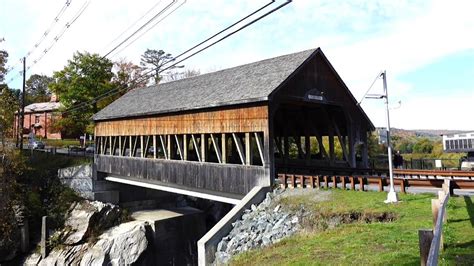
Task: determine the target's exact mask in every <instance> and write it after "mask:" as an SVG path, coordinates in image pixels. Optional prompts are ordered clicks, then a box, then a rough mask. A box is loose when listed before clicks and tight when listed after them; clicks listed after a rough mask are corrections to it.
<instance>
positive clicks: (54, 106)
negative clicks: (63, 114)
mask: <svg viewBox="0 0 474 266" xmlns="http://www.w3.org/2000/svg"><path fill="white" fill-rule="evenodd" d="M61 106H62V105H61V103H59V102H43V103H32V104H29V105H27V106H25V113H36V112H46V111H55V110H58V109H59V108H60V107H61Z"/></svg>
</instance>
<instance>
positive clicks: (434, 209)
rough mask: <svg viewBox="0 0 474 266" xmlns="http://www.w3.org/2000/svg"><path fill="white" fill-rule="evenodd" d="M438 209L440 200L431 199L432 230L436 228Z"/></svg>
mask: <svg viewBox="0 0 474 266" xmlns="http://www.w3.org/2000/svg"><path fill="white" fill-rule="evenodd" d="M439 207H440V200H439V199H431V213H432V214H433V228H435V227H436V222H437V221H438V212H439Z"/></svg>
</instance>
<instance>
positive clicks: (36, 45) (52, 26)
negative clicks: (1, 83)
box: [5, 0, 72, 75]
mask: <svg viewBox="0 0 474 266" xmlns="http://www.w3.org/2000/svg"><path fill="white" fill-rule="evenodd" d="M71 1H72V0H66V3H65V4H64V6H63V7H62V8H61V10H59V12H58V13H57V15H56V16H55V17H54V19H53V21H52V22H51V24H50V25H49V27H48V28H47V29H46V30H45V31H44V33H43V35H41V37H40V39H39V40H38V41H37V42H36V43H35V45H34V46H33V48H31V49H30V50H29V51H28V52H27V53H26V55H25V56H24V57H28V56H30V55H31V54H32V53H33V52H34V51H35V50H36V48H38V47H39V46H40V45H41V43H42V42H43V41H44V39H46V37H47V36H48V34H49V33H50V32H51V30H53V28H54V27H55V26H56V24H57V23H58V21H59V20H60V18H61V16H62V15H63V14H64V12H65V11H66V9H67V8H68V7H69V5H70V4H71ZM22 60H23V57H22V58H20V62H22ZM15 68H16V66H14V67H13V68H11V69H10V70H8V71H7V73H5V75H7V74H8V73H10V72H13V71H14V70H15Z"/></svg>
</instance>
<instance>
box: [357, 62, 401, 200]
mask: <svg viewBox="0 0 474 266" xmlns="http://www.w3.org/2000/svg"><path fill="white" fill-rule="evenodd" d="M378 77H382V79H383V94H381V95H368V94H367V93H366V95H367V96H366V97H365V98H371V99H385V107H386V114H387V146H388V148H387V150H388V151H387V153H388V173H389V177H390V189H389V191H388V194H387V199H386V200H385V201H384V202H385V203H396V202H398V197H397V193H396V192H395V188H394V185H393V164H392V146H391V143H390V114H389V107H388V91H387V72H386V71H385V70H384V71H383V72H382V73H380V75H379V76H378ZM372 84H373V83H372ZM371 87H372V86H371ZM369 90H370V88H369ZM367 92H368V91H367Z"/></svg>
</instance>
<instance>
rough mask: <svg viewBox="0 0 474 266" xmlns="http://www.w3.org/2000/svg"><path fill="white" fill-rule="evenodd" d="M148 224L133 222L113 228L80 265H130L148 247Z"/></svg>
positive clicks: (101, 238) (91, 249)
mask: <svg viewBox="0 0 474 266" xmlns="http://www.w3.org/2000/svg"><path fill="white" fill-rule="evenodd" d="M148 226H149V225H148V223H147V222H143V221H133V222H128V223H124V224H121V225H119V226H117V227H114V228H111V229H110V230H108V231H106V232H105V233H103V234H102V235H101V236H100V237H99V241H97V243H96V244H95V245H94V246H93V247H92V248H89V249H88V251H87V252H86V253H85V254H84V256H83V257H82V260H81V263H80V265H130V264H132V263H135V262H137V260H138V259H139V258H140V256H141V255H142V254H143V252H144V251H145V250H146V248H147V246H148V240H147V237H146V231H147V227H148Z"/></svg>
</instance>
